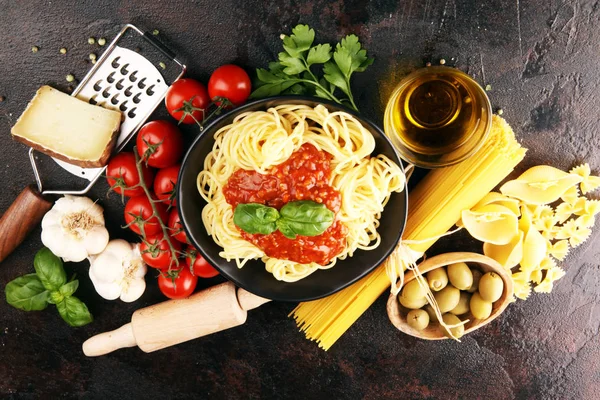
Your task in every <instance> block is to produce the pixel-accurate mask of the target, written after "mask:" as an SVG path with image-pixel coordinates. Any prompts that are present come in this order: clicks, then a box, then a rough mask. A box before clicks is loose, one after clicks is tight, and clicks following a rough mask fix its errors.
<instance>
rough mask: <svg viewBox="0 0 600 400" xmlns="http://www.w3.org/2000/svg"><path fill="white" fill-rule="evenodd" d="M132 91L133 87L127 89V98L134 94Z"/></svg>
mask: <svg viewBox="0 0 600 400" xmlns="http://www.w3.org/2000/svg"><path fill="white" fill-rule="evenodd" d="M131 89H133V85H131V86H129V87H128V88H127V89H125V92H123V93H125V96H127V97H129V96H131V95H132V94H133V92H132V91H131Z"/></svg>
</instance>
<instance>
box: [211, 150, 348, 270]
mask: <svg viewBox="0 0 600 400" xmlns="http://www.w3.org/2000/svg"><path fill="white" fill-rule="evenodd" d="M330 164H331V160H330V156H329V155H328V154H327V153H325V152H323V151H319V150H317V148H316V147H314V146H313V145H311V144H308V143H307V144H304V145H302V147H300V149H298V150H297V151H295V152H294V153H293V154H292V155H291V156H290V158H289V159H288V160H287V161H285V162H283V163H282V164H279V165H277V166H275V167H273V168H272V169H271V170H270V171H269V173H268V174H266V175H262V174H260V173H258V172H256V171H247V170H243V169H240V170H237V171H236V172H234V173H233V174H232V175H231V177H230V178H229V180H228V181H227V184H226V185H225V187H224V188H223V194H224V195H225V200H226V201H227V203H229V204H231V206H232V207H233V208H234V209H235V207H236V206H237V205H238V204H246V203H259V204H264V205H267V206H269V207H274V208H277V209H281V207H283V206H284V205H285V204H287V203H288V202H290V201H297V200H312V201H314V202H316V203H322V204H325V206H326V207H327V208H328V209H330V210H331V211H333V212H334V213H336V214H337V212H338V211H339V210H340V207H341V202H342V196H341V194H340V193H339V192H338V191H337V190H335V189H334V188H333V187H331V186H330V185H329V183H328V182H329V178H330V176H331V169H330ZM240 231H241V233H242V237H243V238H244V239H246V240H248V241H249V242H251V243H253V244H254V245H256V246H258V247H259V248H260V249H262V250H263V251H264V252H265V254H266V255H267V256H269V257H274V258H279V259H285V260H290V261H294V262H297V263H300V264H308V263H310V262H316V263H318V264H320V265H326V264H327V263H329V261H330V260H331V259H332V258H334V257H335V256H336V255H338V254H339V253H340V252H341V251H342V250H343V249H344V247H345V245H346V235H347V234H348V230H347V228H346V226H345V225H344V224H343V223H342V222H340V221H338V220H337V219H336V220H335V221H334V222H333V224H331V226H330V227H329V228H327V230H325V232H323V233H322V234H320V235H318V236H302V235H298V236H297V237H296V239H288V238H286V237H285V236H283V234H282V233H281V232H279V231H275V232H273V233H271V234H269V235H262V234H249V233H246V232H244V231H242V230H240Z"/></svg>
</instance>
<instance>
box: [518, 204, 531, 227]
mask: <svg viewBox="0 0 600 400" xmlns="http://www.w3.org/2000/svg"><path fill="white" fill-rule="evenodd" d="M532 224H533V223H532V211H531V210H530V208H529V207H527V206H526V205H521V218H519V230H521V231H523V232H529V229H531V225H532Z"/></svg>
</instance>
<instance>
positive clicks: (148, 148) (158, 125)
mask: <svg viewBox="0 0 600 400" xmlns="http://www.w3.org/2000/svg"><path fill="white" fill-rule="evenodd" d="M136 146H137V151H138V154H139V156H140V157H141V158H142V160H144V161H145V162H146V163H147V164H148V165H149V166H151V167H156V168H166V167H170V166H171V165H173V164H175V163H177V162H178V161H179V159H180V158H181V155H182V154H183V136H182V135H181V132H179V129H177V127H176V126H175V125H174V124H172V123H171V122H169V121H152V122H148V123H147V124H146V125H144V126H142V129H140V131H139V133H138V135H137V139H136Z"/></svg>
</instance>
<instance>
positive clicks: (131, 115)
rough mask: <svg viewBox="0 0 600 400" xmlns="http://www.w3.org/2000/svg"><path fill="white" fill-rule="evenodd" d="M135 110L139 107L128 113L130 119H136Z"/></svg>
mask: <svg viewBox="0 0 600 400" xmlns="http://www.w3.org/2000/svg"><path fill="white" fill-rule="evenodd" d="M135 110H137V107H133V108H132V109H131V110H129V112H128V113H127V116H128V117H129V118H135V115H136V114H135Z"/></svg>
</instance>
